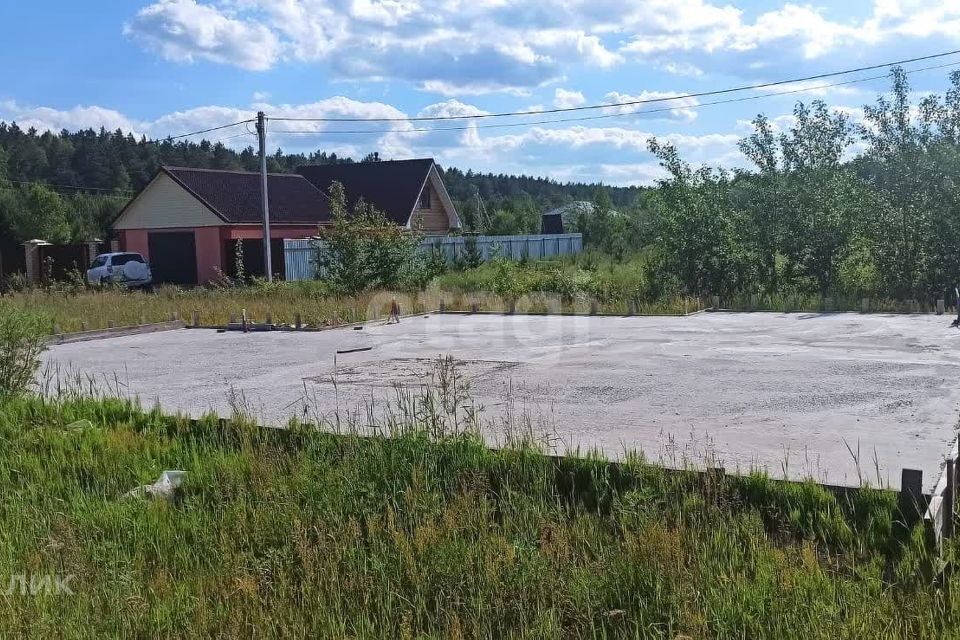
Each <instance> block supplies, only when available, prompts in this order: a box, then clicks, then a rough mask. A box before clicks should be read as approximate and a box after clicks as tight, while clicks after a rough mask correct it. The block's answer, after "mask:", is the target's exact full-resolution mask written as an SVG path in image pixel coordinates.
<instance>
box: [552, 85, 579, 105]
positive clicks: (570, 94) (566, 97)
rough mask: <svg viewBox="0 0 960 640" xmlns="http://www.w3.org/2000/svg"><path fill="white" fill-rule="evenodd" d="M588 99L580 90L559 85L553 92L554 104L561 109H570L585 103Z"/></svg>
mask: <svg viewBox="0 0 960 640" xmlns="http://www.w3.org/2000/svg"><path fill="white" fill-rule="evenodd" d="M586 103H587V99H586V98H585V97H583V94H582V93H580V92H579V91H570V90H567V89H561V88H560V87H557V89H556V91H554V93H553V106H555V107H557V108H559V109H570V108H573V107H579V106H582V105H585V104H586Z"/></svg>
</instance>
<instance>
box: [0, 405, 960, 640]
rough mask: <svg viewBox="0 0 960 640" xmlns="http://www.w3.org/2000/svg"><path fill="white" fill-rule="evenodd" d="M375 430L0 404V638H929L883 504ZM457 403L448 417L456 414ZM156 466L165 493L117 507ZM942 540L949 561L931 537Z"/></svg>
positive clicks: (436, 421)
mask: <svg viewBox="0 0 960 640" xmlns="http://www.w3.org/2000/svg"><path fill="white" fill-rule="evenodd" d="M408 406H409V407H410V408H411V410H410V411H407V412H403V413H402V414H400V415H399V417H397V418H396V419H395V420H394V421H393V422H392V423H391V424H390V425H389V428H388V429H387V433H388V435H390V436H392V437H389V438H387V437H362V436H360V435H359V434H357V433H356V432H354V431H353V430H352V429H351V428H349V427H347V428H344V429H342V430H341V433H338V434H334V433H329V432H326V431H320V430H317V429H314V428H311V427H309V426H305V425H291V427H290V428H289V429H286V430H268V429H259V428H256V427H254V426H252V425H250V424H249V423H246V422H244V421H243V420H241V419H238V420H236V421H231V422H227V423H224V422H222V421H219V420H217V419H214V418H209V419H204V420H200V421H190V420H187V419H183V418H177V417H171V416H165V415H163V414H162V413H160V412H159V411H158V410H154V411H143V410H141V409H139V408H138V407H137V406H135V405H134V404H132V403H130V402H128V401H121V400H111V399H96V400H94V399H85V398H81V397H79V396H78V395H72V394H68V395H66V396H61V397H59V398H48V399H41V398H35V397H34V398H29V397H27V398H16V399H11V400H8V401H6V402H4V403H2V404H0V441H2V445H3V446H0V588H2V587H3V586H5V585H4V584H2V582H3V579H4V577H5V576H9V575H19V574H58V575H63V574H70V575H74V576H75V578H74V579H73V580H72V583H71V585H72V589H73V595H72V596H57V597H52V596H51V597H31V596H21V595H10V596H6V597H4V598H3V600H2V602H3V606H2V607H0V628H2V629H4V630H5V632H6V634H8V635H11V636H16V635H24V634H31V635H36V636H57V637H90V636H110V637H144V636H155V635H167V636H178V637H199V636H210V635H217V636H224V637H237V636H243V637H267V636H271V637H272V636H294V637H304V636H311V637H383V638H396V637H401V638H403V637H409V638H412V637H436V638H441V637H443V638H447V637H453V638H466V637H531V638H532V637H536V638H546V637H549V638H556V637H572V638H597V637H663V638H677V637H684V636H685V637H696V638H700V637H719V638H726V637H736V638H742V637H776V638H791V637H796V638H811V637H822V638H861V637H943V636H944V635H948V634H950V633H953V631H952V629H955V628H956V624H957V622H958V619H957V614H956V613H955V612H956V611H957V605H958V604H960V603H958V602H957V601H956V600H957V596H955V595H954V594H955V593H956V590H953V589H948V588H945V587H946V586H949V585H950V584H952V583H953V582H954V581H955V580H954V579H953V578H952V577H951V578H949V582H948V583H947V584H946V585H944V584H941V583H937V582H936V581H935V579H934V578H933V575H934V572H933V567H934V561H935V558H934V557H933V556H932V555H931V554H930V553H929V552H928V550H927V546H926V544H925V541H924V540H923V535H922V534H923V531H922V529H920V528H915V529H904V528H902V527H901V528H898V527H896V526H894V524H893V523H894V521H895V520H896V519H897V518H898V517H899V515H898V513H897V507H896V501H895V496H894V495H893V494H890V493H887V492H879V491H870V490H861V491H856V492H852V493H850V494H849V495H847V496H845V497H838V496H836V495H834V494H832V493H830V492H828V491H826V490H824V489H823V488H821V487H818V486H815V485H812V484H810V485H803V484H801V485H796V484H784V483H775V482H772V481H770V480H769V479H767V478H766V477H764V476H762V475H754V476H750V477H747V478H743V479H738V478H732V477H726V476H715V475H709V474H708V475H701V474H695V473H676V472H667V471H664V470H662V469H659V468H656V467H654V466H650V465H647V464H646V463H645V462H644V461H643V459H642V458H638V457H630V458H628V461H627V462H626V463H624V464H620V465H611V464H609V463H607V462H606V461H604V460H603V459H601V458H600V457H598V456H587V457H585V458H566V459H557V458H551V457H549V456H545V455H543V454H542V452H541V451H540V450H539V449H538V448H537V447H536V445H535V444H534V443H532V442H531V441H530V440H527V439H524V438H516V439H514V440H512V441H511V443H510V444H508V446H506V447H504V448H502V449H498V450H491V449H489V448H487V447H486V446H484V444H483V441H482V440H481V439H480V438H479V436H478V435H477V434H476V432H475V430H474V429H473V428H472V427H471V422H470V421H469V420H467V421H464V422H458V420H459V419H455V420H453V421H451V420H452V418H451V416H452V415H457V412H458V411H461V410H462V409H463V406H462V405H459V404H458V403H456V402H453V403H451V402H449V398H448V397H447V392H446V391H442V392H441V393H440V395H439V396H429V394H428V395H427V396H422V397H420V398H413V399H409V405H408ZM460 415H462V414H460ZM164 469H183V470H186V471H187V473H188V477H187V483H186V485H185V487H184V490H183V492H182V495H180V496H179V497H178V499H176V500H175V501H173V502H164V501H159V502H142V501H137V500H128V499H123V498H122V496H123V494H124V493H125V492H126V491H127V490H128V489H130V488H132V487H134V486H137V485H140V484H144V483H147V482H151V481H153V480H154V479H156V477H157V476H158V475H159V474H160V472H161V471H162V470H164ZM948 552H949V553H952V550H948Z"/></svg>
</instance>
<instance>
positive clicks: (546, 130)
mask: <svg viewBox="0 0 960 640" xmlns="http://www.w3.org/2000/svg"><path fill="white" fill-rule="evenodd" d="M263 108H264V109H265V110H266V111H268V112H269V114H270V116H271V120H270V121H269V123H268V133H269V145H270V147H271V148H275V147H277V146H279V147H282V148H283V149H284V150H286V151H304V152H307V151H314V150H317V149H322V150H324V151H326V152H328V153H330V152H334V153H337V154H338V155H341V156H350V157H354V158H359V157H362V156H363V155H365V154H366V153H368V152H370V151H379V152H380V155H381V157H383V158H385V159H391V158H408V157H420V156H433V157H435V158H437V160H438V161H439V162H441V164H443V165H446V166H458V167H461V168H464V169H468V168H472V169H474V170H479V171H492V172H496V173H504V172H512V173H523V174H527V175H531V174H532V175H546V176H549V177H552V178H555V179H564V180H565V179H575V180H587V181H597V180H602V181H604V182H606V183H610V184H641V183H650V182H652V181H653V180H654V179H655V177H656V176H657V175H658V174H657V173H656V162H655V160H654V159H653V158H652V156H651V155H650V154H649V152H648V151H647V148H646V147H647V141H648V140H649V139H650V137H651V136H652V135H653V133H651V132H650V131H645V130H639V129H635V128H631V127H627V126H614V127H587V126H570V127H562V126H556V127H544V126H532V127H529V128H523V129H517V130H514V131H511V132H509V133H502V131H503V130H501V129H493V130H488V129H484V128H483V124H482V122H481V123H474V124H472V125H468V129H467V130H466V131H435V132H423V131H419V129H421V128H423V125H422V124H420V123H411V122H410V121H406V120H405V121H399V122H389V123H369V124H366V123H330V122H304V121H296V122H293V121H284V120H280V118H285V117H289V118H404V117H405V116H406V115H407V114H405V113H404V112H403V111H401V110H400V109H397V108H396V107H394V106H392V105H390V104H386V103H383V102H363V101H358V100H352V99H349V98H345V97H342V96H341V97H334V98H329V99H326V100H319V101H316V102H311V103H305V104H264V105H263ZM484 113H486V112H485V111H484V110H482V109H479V108H478V107H476V106H474V105H471V104H469V103H465V102H461V101H459V100H447V101H444V102H438V103H435V104H431V105H428V106H426V107H424V108H423V109H421V110H420V111H419V113H418V115H426V116H435V115H436V116H460V115H482V114H484ZM252 116H253V113H252V112H251V111H250V110H249V109H246V108H238V107H230V106H219V105H207V106H200V107H195V108H192V109H186V110H182V111H176V112H172V113H169V114H165V115H162V116H160V117H158V118H156V119H154V120H149V121H138V120H136V119H134V118H131V117H128V116H126V115H124V114H122V113H120V112H117V111H114V110H111V109H105V108H103V107H98V106H82V107H75V108H73V109H67V110H57V109H51V108H46V107H32V106H24V105H21V104H19V103H16V102H12V101H6V102H0V120H4V121H11V120H16V121H17V122H18V124H19V125H20V126H21V127H24V128H26V127H29V126H34V127H36V128H37V129H39V130H51V131H54V132H59V131H60V130H61V129H64V128H65V129H69V130H75V129H77V128H87V127H92V128H94V129H99V128H100V127H101V126H103V127H105V128H107V129H108V130H114V129H117V128H120V129H122V130H124V131H129V132H131V133H134V134H135V135H138V136H139V135H140V134H144V135H147V136H148V137H153V138H163V137H166V136H169V135H179V134H183V133H188V132H191V131H197V130H201V129H205V128H208V127H213V126H217V125H220V124H223V123H224V122H235V121H239V120H245V119H248V118H250V117H252ZM461 124H462V123H461V122H454V123H450V125H451V126H460V125H461ZM251 129H252V127H251ZM345 129H346V130H350V131H367V130H369V133H360V134H355V133H350V134H346V133H335V132H337V131H343V130H345ZM491 131H493V132H496V133H492V134H491V133H490V132H491ZM740 136H741V134H740V133H736V134H734V133H729V134H726V133H707V134H702V135H692V134H690V135H686V134H667V135H659V136H658V137H659V138H660V139H662V140H665V141H667V142H670V143H672V144H675V145H676V146H677V147H678V148H679V149H680V151H681V153H682V154H683V155H684V157H685V158H689V159H690V161H691V162H693V163H695V164H701V163H713V162H718V161H722V162H723V163H724V164H727V165H729V164H731V163H734V162H735V160H734V158H735V157H736V154H737V148H736V143H737V141H738V140H739V138H740ZM202 138H205V139H208V140H211V141H222V142H223V144H225V145H227V146H229V147H232V148H235V149H241V148H244V147H247V146H249V145H252V144H255V137H254V136H253V135H252V134H251V133H250V132H249V130H248V128H245V127H244V126H238V127H233V128H230V129H224V130H221V131H217V132H212V133H209V134H204V135H202V136H197V137H195V138H194V140H200V139H202Z"/></svg>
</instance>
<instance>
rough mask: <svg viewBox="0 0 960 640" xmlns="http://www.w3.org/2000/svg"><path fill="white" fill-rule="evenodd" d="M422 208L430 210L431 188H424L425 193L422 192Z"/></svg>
mask: <svg viewBox="0 0 960 640" xmlns="http://www.w3.org/2000/svg"><path fill="white" fill-rule="evenodd" d="M420 208H421V209H429V208H430V187H424V188H423V191H421V192H420Z"/></svg>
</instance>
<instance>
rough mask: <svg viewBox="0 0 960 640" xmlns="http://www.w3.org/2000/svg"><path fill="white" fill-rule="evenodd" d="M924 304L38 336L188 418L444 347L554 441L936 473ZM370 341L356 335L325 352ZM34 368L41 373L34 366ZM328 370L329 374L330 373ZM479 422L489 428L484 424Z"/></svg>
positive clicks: (721, 458)
mask: <svg viewBox="0 0 960 640" xmlns="http://www.w3.org/2000/svg"><path fill="white" fill-rule="evenodd" d="M947 324H948V323H947V322H944V320H943V318H942V317H937V316H934V315H860V314H772V313H714V314H699V315H695V316H688V317H682V318H678V317H630V318H612V317H584V316H579V317H578V316H516V315H503V316H499V315H476V316H473V315H430V316H425V317H413V318H407V319H404V320H403V322H401V323H400V324H398V325H383V324H379V323H377V324H369V325H367V326H366V327H365V328H364V329H363V330H360V331H357V330H351V329H338V330H331V331H325V332H318V333H295V332H272V333H249V334H243V333H216V332H213V331H207V330H180V331H170V332H164V333H158V334H149V335H137V336H128V337H122V338H115V339H110V340H106V341H103V340H101V341H97V342H86V343H76V344H64V345H55V346H52V347H51V349H50V351H49V352H48V353H47V354H46V356H45V357H46V361H47V363H48V364H49V365H50V366H51V367H53V368H56V367H59V368H60V370H61V371H67V370H80V371H83V372H85V373H88V374H94V375H98V376H99V375H102V376H104V379H105V380H113V379H114V376H115V375H116V376H117V377H118V378H119V380H120V381H121V382H123V383H125V384H126V385H127V389H128V390H129V392H130V393H131V394H134V395H136V396H138V397H139V398H140V399H141V400H142V401H143V402H144V403H145V404H148V405H149V404H152V403H153V402H154V401H158V402H159V403H160V405H161V406H162V407H163V408H164V409H166V410H168V411H181V412H185V413H188V414H190V415H194V416H199V415H200V414H203V413H205V412H209V411H213V412H216V413H219V414H221V415H229V414H230V412H231V410H232V408H233V407H235V406H237V405H241V406H243V407H244V408H245V409H246V410H247V411H249V412H251V413H253V414H254V416H255V417H256V418H257V419H260V420H262V421H264V422H265V423H268V424H275V425H279V424H281V423H283V422H285V421H286V420H287V419H288V418H290V417H292V416H297V415H306V416H307V417H311V418H316V417H321V418H327V419H329V418H331V417H332V416H333V414H334V413H335V412H336V411H337V409H338V408H339V410H340V411H341V412H343V411H345V410H347V409H350V408H353V409H355V408H356V407H357V406H359V405H364V404H368V403H369V402H370V400H371V399H373V400H374V403H375V404H377V403H379V404H381V405H383V404H386V403H388V402H390V400H391V399H394V398H395V397H396V390H395V385H401V386H405V387H407V388H418V387H419V386H420V385H422V384H424V383H425V382H427V381H428V379H429V376H430V373H431V371H432V370H433V368H434V362H435V360H436V358H437V357H438V356H441V355H451V356H453V357H454V358H455V359H456V360H457V361H458V368H459V370H460V372H461V373H462V374H463V375H464V377H465V378H466V379H468V380H469V381H470V383H471V393H472V396H473V398H474V399H475V401H476V402H477V403H478V404H480V405H482V407H483V409H484V412H485V413H484V415H486V416H488V417H490V418H502V417H504V416H509V417H510V418H511V420H513V421H518V420H519V421H520V422H523V421H524V419H528V420H529V423H530V424H531V425H532V426H533V427H534V429H535V430H536V431H538V432H543V433H546V434H550V435H551V437H552V438H553V440H552V441H553V442H554V443H555V445H556V448H557V449H558V450H569V449H572V448H577V447H580V448H581V449H583V448H588V447H598V448H600V449H602V450H604V451H605V452H606V453H608V454H609V455H611V456H619V455H621V454H622V453H623V451H624V450H626V449H634V450H641V451H643V452H644V453H645V454H646V455H647V457H648V458H650V459H652V460H659V461H660V462H662V463H663V464H667V465H670V466H680V465H684V464H701V465H702V464H711V465H716V466H723V467H725V468H726V469H727V471H728V472H736V471H737V470H739V471H741V472H744V471H746V470H748V469H750V468H763V469H766V470H767V471H768V472H770V473H771V475H773V476H775V477H784V476H786V477H789V478H793V479H800V478H804V477H813V478H814V479H816V480H818V481H821V482H828V483H832V484H840V485H858V484H860V483H861V481H868V482H870V483H871V484H872V485H874V486H876V485H877V484H878V475H879V481H880V482H881V483H883V484H885V485H889V486H892V487H897V485H898V484H899V482H900V470H901V469H902V468H914V469H920V470H922V471H923V479H924V483H923V484H924V489H925V490H930V489H931V488H932V486H933V484H934V483H935V482H936V480H937V476H938V472H939V468H940V465H941V463H942V461H943V457H944V455H945V454H946V453H947V452H948V451H949V449H950V444H951V442H952V441H953V440H954V438H955V436H956V426H957V421H958V415H960V385H958V380H960V357H958V352H960V331H957V330H956V329H951V328H949V327H948V326H947ZM366 347H370V349H369V350H360V351H354V352H353V353H346V354H340V355H337V354H336V352H337V351H350V350H354V349H363V348H366ZM47 375H51V374H50V373H48V374H47ZM334 380H335V383H334ZM496 430H497V429H496V427H494V426H492V425H491V427H490V433H489V434H488V435H489V437H490V438H491V440H495V439H496V438H497V437H498V434H497V433H496Z"/></svg>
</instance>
